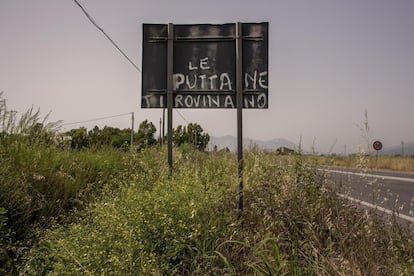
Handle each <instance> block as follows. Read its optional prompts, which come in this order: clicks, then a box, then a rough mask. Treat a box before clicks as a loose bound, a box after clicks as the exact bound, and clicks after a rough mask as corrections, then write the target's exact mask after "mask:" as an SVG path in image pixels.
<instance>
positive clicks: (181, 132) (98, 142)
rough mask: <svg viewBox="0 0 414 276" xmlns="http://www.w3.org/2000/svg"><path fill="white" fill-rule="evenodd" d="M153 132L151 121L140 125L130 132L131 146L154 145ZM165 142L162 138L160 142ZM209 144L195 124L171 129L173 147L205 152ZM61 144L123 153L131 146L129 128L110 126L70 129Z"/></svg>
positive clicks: (139, 147) (140, 147) (156, 140)
mask: <svg viewBox="0 0 414 276" xmlns="http://www.w3.org/2000/svg"><path fill="white" fill-rule="evenodd" d="M156 131H157V129H156V127H155V126H154V124H153V123H152V122H149V121H148V120H145V121H143V122H141V123H140V125H139V127H138V131H137V132H134V133H133V136H132V141H133V142H132V143H133V147H134V149H135V148H136V149H137V150H141V149H143V148H147V147H151V146H155V145H157V144H159V143H160V139H157V138H156V137H155V133H156ZM162 141H166V138H165V137H164V139H162ZM209 141H210V136H209V135H208V134H207V133H204V131H203V128H202V127H201V126H200V125H199V124H196V123H194V124H193V123H190V124H188V125H187V126H186V127H185V126H181V125H179V126H178V127H177V128H175V129H173V144H174V145H175V146H178V147H182V146H185V147H191V148H193V149H195V150H199V151H205V150H206V148H207V145H208V143H209ZM59 143H60V144H61V145H66V146H68V145H70V147H71V148H72V149H78V150H81V149H84V148H91V147H95V148H100V147H103V146H111V147H114V148H119V149H123V150H129V149H130V147H131V129H130V128H126V129H119V128H114V127H110V126H104V127H103V128H99V127H98V126H95V127H94V128H93V129H91V130H89V131H88V130H87V129H86V128H85V127H80V128H76V129H71V130H69V131H67V132H66V133H64V136H62V138H61V141H59Z"/></svg>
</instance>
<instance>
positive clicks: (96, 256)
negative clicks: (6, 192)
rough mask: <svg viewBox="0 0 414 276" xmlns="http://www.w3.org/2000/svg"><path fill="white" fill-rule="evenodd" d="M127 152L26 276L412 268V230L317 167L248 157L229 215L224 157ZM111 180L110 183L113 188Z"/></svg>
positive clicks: (229, 174)
mask: <svg viewBox="0 0 414 276" xmlns="http://www.w3.org/2000/svg"><path fill="white" fill-rule="evenodd" d="M174 156H175V162H174V171H173V173H172V174H170V172H169V168H168V167H167V165H166V164H165V163H166V162H165V160H166V155H165V152H163V151H161V152H160V151H157V150H148V151H144V152H143V153H142V154H140V155H131V156H130V158H131V161H129V162H130V163H131V164H134V166H132V167H129V169H128V170H129V171H130V172H132V173H130V174H129V176H128V177H123V178H112V179H111V181H110V182H111V183H109V185H106V186H105V188H104V192H103V195H102V197H101V198H100V199H99V200H98V201H97V202H96V203H95V204H92V205H90V206H89V207H88V208H87V209H86V210H85V211H83V212H82V213H81V214H80V219H79V220H78V221H74V222H72V223H71V224H70V225H67V226H59V225H56V227H55V228H54V229H51V230H49V231H47V232H46V233H45V235H44V236H43V237H42V240H41V241H40V242H39V243H38V245H37V246H36V247H33V248H32V250H31V252H30V254H29V255H28V256H27V262H26V264H25V266H24V270H23V271H24V272H25V273H27V274H47V273H52V274H117V275H125V274H126V275H129V274H139V275H142V274H144V275H145V274H150V275H287V274H288V275H308V274H310V275H313V274H316V275H331V274H338V275H410V274H412V273H413V272H414V263H413V259H414V256H413V254H414V253H413V252H414V241H413V239H412V235H411V234H410V233H407V232H406V231H404V230H403V229H402V228H400V227H398V225H396V224H394V225H393V226H389V225H387V224H385V223H384V222H383V221H382V220H381V219H380V218H378V217H377V216H376V215H375V214H373V213H370V212H367V211H365V210H361V209H358V208H355V207H354V206H353V205H352V204H350V202H348V201H346V200H344V199H339V198H338V197H337V196H336V193H335V191H332V190H330V189H329V187H328V186H326V185H325V182H324V177H323V175H320V174H318V171H317V170H316V168H315V166H316V164H315V163H314V162H311V163H308V162H306V160H305V159H304V158H303V156H300V155H299V156H296V157H294V158H290V159H286V158H280V157H279V156H276V155H273V154H271V153H265V152H261V151H258V150H256V151H252V152H248V153H246V155H245V194H244V198H245V210H244V213H243V215H242V217H241V219H237V212H236V211H235V208H236V204H235V203H236V200H237V194H236V187H237V182H238V181H237V166H236V165H237V162H236V158H235V156H234V155H233V154H227V153H214V154H206V153H198V152H195V153H193V154H188V153H185V154H182V153H180V152H179V151H175V152H174ZM113 186H116V187H119V188H118V189H113V188H112V187H113Z"/></svg>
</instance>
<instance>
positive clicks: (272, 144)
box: [208, 135, 296, 151]
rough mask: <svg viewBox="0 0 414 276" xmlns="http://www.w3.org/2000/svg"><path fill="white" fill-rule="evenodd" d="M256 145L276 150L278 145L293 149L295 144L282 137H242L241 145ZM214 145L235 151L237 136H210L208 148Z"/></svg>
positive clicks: (246, 146)
mask: <svg viewBox="0 0 414 276" xmlns="http://www.w3.org/2000/svg"><path fill="white" fill-rule="evenodd" d="M253 145H255V146H257V147H259V148H260V149H267V150H276V149H278V148H280V147H287V148H290V149H295V148H296V145H295V144H294V143H293V142H291V141H289V140H286V139H283V138H275V139H272V140H268V141H262V140H257V139H250V138H245V139H243V146H244V147H245V148H248V147H251V146H253ZM214 146H217V148H218V149H225V148H228V149H229V150H230V151H236V149H237V138H236V137H234V136H232V135H226V136H221V137H214V136H212V137H210V143H209V147H208V148H210V149H213V148H214Z"/></svg>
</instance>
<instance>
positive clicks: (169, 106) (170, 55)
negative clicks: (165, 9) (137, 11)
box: [167, 23, 174, 173]
mask: <svg viewBox="0 0 414 276" xmlns="http://www.w3.org/2000/svg"><path fill="white" fill-rule="evenodd" d="M173 43H174V25H173V24H172V23H169V24H168V45H167V109H168V111H167V117H168V126H167V128H168V130H167V131H168V166H169V167H170V173H171V172H172V168H173V159H172V138H173V133H172V125H173V123H172V120H173V118H172V111H173V93H174V91H173V74H174V72H173V70H174V67H173V63H174V56H173V55H174V44H173Z"/></svg>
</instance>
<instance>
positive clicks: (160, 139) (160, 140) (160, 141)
mask: <svg viewBox="0 0 414 276" xmlns="http://www.w3.org/2000/svg"><path fill="white" fill-rule="evenodd" d="M161 123H162V118H160V138H159V141H158V142H159V143H160V147H161V146H162V134H161Z"/></svg>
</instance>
